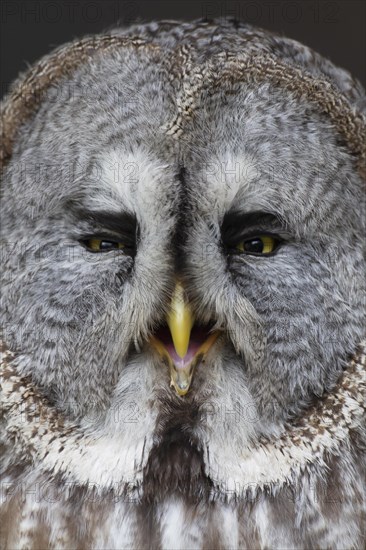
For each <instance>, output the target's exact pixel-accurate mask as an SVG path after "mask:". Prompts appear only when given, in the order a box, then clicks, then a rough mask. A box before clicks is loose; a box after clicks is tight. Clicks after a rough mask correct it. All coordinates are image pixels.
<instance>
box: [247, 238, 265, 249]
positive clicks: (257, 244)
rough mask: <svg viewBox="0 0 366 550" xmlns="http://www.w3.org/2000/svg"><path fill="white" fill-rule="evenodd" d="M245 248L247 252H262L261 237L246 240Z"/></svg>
mask: <svg viewBox="0 0 366 550" xmlns="http://www.w3.org/2000/svg"><path fill="white" fill-rule="evenodd" d="M244 250H245V251H246V252H262V251H263V242H262V240H261V239H251V240H250V241H245V243H244Z"/></svg>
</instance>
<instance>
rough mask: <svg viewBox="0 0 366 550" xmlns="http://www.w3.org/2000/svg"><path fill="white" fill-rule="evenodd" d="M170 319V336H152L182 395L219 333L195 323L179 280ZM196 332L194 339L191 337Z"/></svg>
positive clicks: (171, 379) (173, 297) (173, 383)
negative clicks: (198, 364)
mask: <svg viewBox="0 0 366 550" xmlns="http://www.w3.org/2000/svg"><path fill="white" fill-rule="evenodd" d="M166 321H167V325H168V328H169V332H170V337H169V338H167V335H166V334H165V335H164V334H161V333H158V334H157V335H156V336H154V337H153V338H152V344H153V345H154V347H155V349H157V351H158V352H159V354H160V355H161V356H163V357H164V358H165V359H166V360H167V362H168V364H169V368H170V385H171V386H173V387H174V389H175V391H176V392H177V394H178V395H185V394H186V393H187V392H188V390H189V388H190V385H191V382H192V377H193V372H194V368H195V366H196V365H197V363H199V362H200V360H201V359H202V358H203V356H204V355H205V353H206V352H207V351H208V349H209V348H210V347H211V346H212V344H213V343H214V341H215V340H216V338H217V336H218V332H216V333H212V334H207V331H202V330H201V331H200V330H199V329H197V328H196V327H195V326H194V322H195V319H194V315H193V313H192V310H191V306H190V304H189V303H188V301H187V299H186V297H185V292H184V287H183V285H182V283H181V282H180V281H177V282H176V285H175V289H174V293H173V296H172V299H171V304H170V309H169V312H168V315H167V318H166ZM192 329H193V331H192ZM192 332H193V335H194V338H191V335H192ZM159 336H160V338H159Z"/></svg>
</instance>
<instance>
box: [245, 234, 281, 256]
mask: <svg viewBox="0 0 366 550" xmlns="http://www.w3.org/2000/svg"><path fill="white" fill-rule="evenodd" d="M278 244H279V241H278V240H277V239H275V238H274V237H271V236H270V235H259V236H255V237H251V238H250V239H246V240H243V241H240V242H239V243H238V244H237V245H236V246H235V249H236V250H238V251H239V252H243V253H248V254H270V253H271V252H273V251H274V250H275V249H276V248H277V245H278Z"/></svg>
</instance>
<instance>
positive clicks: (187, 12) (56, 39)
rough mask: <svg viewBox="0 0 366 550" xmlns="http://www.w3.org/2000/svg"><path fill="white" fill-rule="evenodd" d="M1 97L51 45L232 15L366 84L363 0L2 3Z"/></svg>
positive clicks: (52, 0)
mask: <svg viewBox="0 0 366 550" xmlns="http://www.w3.org/2000/svg"><path fill="white" fill-rule="evenodd" d="M0 9H1V12H0V14H1V75H0V81H1V90H0V92H1V95H3V94H4V93H5V92H6V90H7V88H8V85H9V83H10V82H11V81H12V80H13V79H14V78H15V77H16V76H17V74H18V73H19V71H23V70H24V69H26V67H27V66H28V65H29V64H31V63H33V62H34V61H35V60H36V59H38V58H39V57H41V56H42V55H44V54H45V53H48V52H49V51H50V50H51V49H52V48H53V47H55V46H57V45H59V44H62V43H64V42H67V41H68V40H71V39H73V38H76V37H80V36H83V35H85V34H89V33H98V32H101V31H103V30H106V29H108V28H110V27H112V26H114V25H116V24H117V23H118V22H119V23H121V24H130V23H131V22H135V21H149V20H153V19H180V20H190V19H195V18H201V17H207V18H213V17H220V16H221V17H232V16H235V17H236V18H237V19H239V20H241V21H245V22H249V23H252V24H255V25H258V26H261V27H264V28H267V29H270V30H275V31H277V32H279V33H283V34H284V35H286V36H289V37H291V38H295V39H296V40H299V41H300V42H303V43H304V44H307V45H308V46H310V47H312V48H313V49H315V50H317V51H319V52H320V53H322V54H323V55H324V56H326V57H328V58H330V59H331V60H332V61H333V62H334V63H336V64H337V65H340V66H342V67H344V68H346V69H348V70H349V71H351V73H352V74H353V75H354V76H356V77H357V78H359V79H360V80H361V82H362V83H363V84H364V86H365V82H366V78H365V72H366V71H365V57H366V54H365V52H366V39H365V35H366V32H365V30H366V29H365V27H366V23H365V21H366V2H365V1H364V0H334V1H333V0H292V1H290V0H209V1H206V0H204V1H203V0H202V1H201V0H185V1H183V0H3V2H2V5H1V8H0Z"/></svg>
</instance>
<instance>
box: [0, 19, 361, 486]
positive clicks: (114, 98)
mask: <svg viewBox="0 0 366 550" xmlns="http://www.w3.org/2000/svg"><path fill="white" fill-rule="evenodd" d="M178 30H179V32H178ZM363 101H364V91H363V89H362V87H361V86H360V84H359V83H358V82H356V81H354V80H352V79H351V77H350V75H349V74H348V73H347V72H346V71H344V70H341V69H338V68H336V67H334V65H333V64H332V63H330V62H329V61H327V60H325V59H323V58H321V57H320V56H319V55H317V54H315V53H314V52H311V51H310V50H309V49H308V48H306V47H304V46H302V45H300V44H298V43H297V42H294V41H292V40H288V39H285V38H280V37H277V36H276V35H272V34H270V33H267V32H265V31H262V30H259V29H254V28H253V27H251V26H249V25H244V24H239V25H234V24H233V23H231V22H230V21H216V22H214V23H208V22H201V23H199V24H198V23H186V24H181V25H179V26H178V24H174V23H161V24H157V23H151V24H148V25H143V26H135V27H132V28H129V29H116V30H114V31H113V32H111V33H110V34H108V35H100V36H97V37H94V38H87V39H85V40H84V41H78V42H75V43H72V44H69V45H67V46H64V47H62V48H60V49H58V50H56V51H55V52H53V53H52V54H50V55H49V56H47V57H46V58H44V59H43V60H41V61H40V62H39V63H38V64H37V65H36V66H35V67H34V68H32V69H31V71H30V72H29V73H28V75H25V76H22V77H21V78H20V79H19V80H18V82H17V83H16V84H15V85H14V88H13V91H12V92H11V93H10V95H9V96H8V97H7V98H6V100H5V102H4V105H3V108H4V129H5V130H4V135H5V140H4V147H3V160H4V170H3V178H2V201H1V210H2V238H3V244H2V256H3V262H2V278H3V283H2V288H3V292H2V313H1V316H2V317H1V323H2V327H3V332H4V338H5V341H6V342H7V344H8V346H9V347H10V349H11V350H12V351H13V352H14V353H15V364H16V367H17V369H18V372H19V373H20V374H21V375H22V376H26V377H28V378H30V379H31V380H32V382H33V383H34V384H35V385H36V386H37V388H38V389H39V390H40V391H41V392H42V394H43V395H44V396H45V397H46V398H47V399H48V400H49V402H50V403H51V404H52V405H53V406H54V407H55V408H56V409H58V410H59V411H60V412H61V413H62V414H63V415H65V417H68V418H72V419H75V420H77V421H78V422H79V423H80V425H82V426H85V429H88V430H89V431H90V430H91V431H94V432H97V431H98V432H103V433H111V434H113V435H114V436H116V434H117V435H118V436H119V437H121V438H122V439H123V447H122V448H123V451H124V452H125V454H126V456H129V453H130V455H131V457H136V456H137V451H136V449H137V448H138V449H140V451H139V453H140V456H142V455H143V456H146V457H149V461H150V462H149V468H150V469H151V470H152V471H153V470H154V467H155V466H156V465H157V464H159V465H160V469H159V471H160V472H165V474H166V472H167V471H168V470H167V468H166V469H165V470H164V469H163V468H161V464H162V462H164V460H165V461H167V462H169V461H173V462H174V463H177V464H178V463H179V464H180V467H181V468H182V471H183V468H184V467H185V466H186V464H189V465H190V471H191V472H193V473H194V472H196V473H197V472H199V471H200V468H201V465H202V461H205V462H206V463H208V462H209V461H211V462H212V463H216V464H217V468H220V467H221V468H223V467H224V464H231V463H234V462H237V460H238V457H240V454H241V453H242V452H243V449H245V448H250V446H251V445H253V444H255V442H256V441H258V440H259V439H260V438H262V437H269V436H271V437H276V436H278V434H280V433H281V431H282V430H283V427H284V426H285V425H286V423H288V422H290V421H291V419H292V418H294V417H298V416H299V415H301V413H302V411H303V410H304V409H306V407H308V406H309V404H310V403H312V402H314V401H316V400H317V399H318V398H319V397H320V396H321V395H322V394H323V393H324V392H325V391H329V390H331V389H332V387H333V386H334V385H335V383H336V382H337V380H338V378H339V376H340V374H341V373H342V370H343V369H344V368H345V366H346V365H347V362H348V360H349V356H350V354H351V353H352V352H353V351H354V350H355V348H356V346H357V345H358V343H359V342H360V341H361V339H362V338H363V336H364V332H365V325H364V316H363V315H364V308H363V305H364V292H365V278H364V274H365V257H364V234H365V216H364V208H365V194H364V178H363V173H362V161H363V159H364V152H365V144H364V141H363V139H364V138H363V135H364V133H363V132H364V128H365V126H364V116H363V114H362V102H363ZM126 460H127V459H126ZM131 460H132V459H131ZM146 460H147V458H146ZM157 470H158V468H155V470H154V471H155V472H156V471H157ZM192 475H193V474H192ZM197 475H198V474H197ZM159 481H161V482H163V478H161V479H160V480H159Z"/></svg>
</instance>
